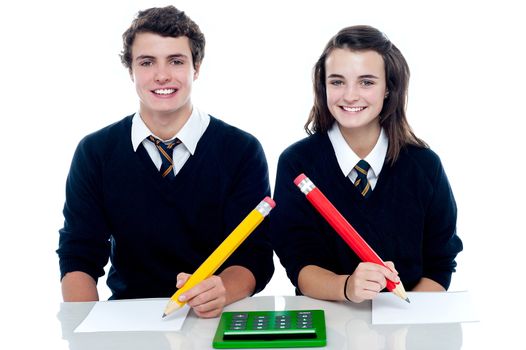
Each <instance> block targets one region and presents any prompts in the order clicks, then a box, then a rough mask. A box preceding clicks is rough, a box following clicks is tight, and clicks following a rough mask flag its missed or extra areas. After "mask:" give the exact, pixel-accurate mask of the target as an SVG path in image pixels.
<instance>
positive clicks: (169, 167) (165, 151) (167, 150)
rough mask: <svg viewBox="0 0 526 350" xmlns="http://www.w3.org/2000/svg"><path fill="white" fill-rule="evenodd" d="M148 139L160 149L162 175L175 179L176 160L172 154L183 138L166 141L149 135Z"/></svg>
mask: <svg viewBox="0 0 526 350" xmlns="http://www.w3.org/2000/svg"><path fill="white" fill-rule="evenodd" d="M148 140H150V141H151V142H153V143H154V144H155V146H156V147H157V150H158V151H159V154H160V155H161V162H162V164H161V169H160V172H161V175H162V177H167V178H168V179H169V180H173V179H175V173H174V161H173V159H172V156H173V150H174V148H175V146H177V145H178V144H180V143H181V140H179V139H178V138H176V139H175V140H174V141H173V142H170V143H165V142H162V141H161V140H159V139H158V138H156V137H154V136H152V135H150V136H148Z"/></svg>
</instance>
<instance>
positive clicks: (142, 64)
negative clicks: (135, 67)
mask: <svg viewBox="0 0 526 350" xmlns="http://www.w3.org/2000/svg"><path fill="white" fill-rule="evenodd" d="M139 65H140V66H141V67H149V66H151V65H152V62H151V61H142V62H139Z"/></svg>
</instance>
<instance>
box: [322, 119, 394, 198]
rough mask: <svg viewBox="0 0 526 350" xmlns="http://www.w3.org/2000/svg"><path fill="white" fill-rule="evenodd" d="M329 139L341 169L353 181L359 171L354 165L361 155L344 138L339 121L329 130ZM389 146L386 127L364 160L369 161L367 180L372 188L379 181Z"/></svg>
mask: <svg viewBox="0 0 526 350" xmlns="http://www.w3.org/2000/svg"><path fill="white" fill-rule="evenodd" d="M327 135H328V136H329V140H330V141H331V143H332V147H333V148H334V153H335V154H336V159H337V160H338V164H339V165H340V169H341V170H342V172H343V175H345V176H346V177H348V178H349V180H351V182H352V183H354V181H355V180H356V178H357V177H358V173H357V171H356V170H355V169H354V166H355V165H356V164H357V163H358V162H359V161H360V157H358V156H357V155H356V153H354V151H353V150H352V149H351V147H350V146H349V144H347V142H346V141H345V139H344V138H343V135H342V133H341V131H340V128H339V127H338V123H334V124H333V125H332V127H331V128H330V130H329V131H328V132H327ZM388 146H389V140H388V138H387V135H386V134H385V131H384V129H383V128H382V129H381V131H380V136H379V137H378V141H376V145H375V146H374V148H373V149H372V151H371V152H370V153H369V154H368V155H367V156H366V157H365V158H364V160H365V161H366V162H367V163H369V165H370V166H371V168H370V169H369V171H368V172H367V180H368V181H369V183H370V184H371V189H373V190H374V187H375V186H376V182H377V181H378V176H380V171H381V170H382V167H383V165H384V161H385V156H386V155H387V147H388Z"/></svg>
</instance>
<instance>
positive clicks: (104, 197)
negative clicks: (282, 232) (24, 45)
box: [57, 6, 274, 317]
mask: <svg viewBox="0 0 526 350" xmlns="http://www.w3.org/2000/svg"><path fill="white" fill-rule="evenodd" d="M204 47H205V38H204V36H203V34H202V33H201V31H200V29H199V27H198V26H197V25H196V24H195V23H194V22H193V21H192V20H191V19H190V18H189V17H188V16H186V14H185V13H184V12H182V11H180V10H178V9H176V8H175V7H173V6H167V7H164V8H150V9H147V10H145V11H141V12H139V13H138V16H137V17H136V18H135V19H134V20H133V22H132V24H131V26H130V28H128V29H127V30H126V32H125V33H124V34H123V52H122V55H121V59H122V62H123V64H124V66H125V67H126V68H128V70H129V73H130V76H131V79H132V81H133V82H134V83H135V88H136V90H137V95H138V96H139V111H138V112H137V113H135V114H133V115H130V116H128V117H125V118H124V119H122V120H120V121H118V122H116V123H114V124H112V125H109V126H107V127H105V128H103V129H101V130H99V131H97V132H95V133H93V134H90V135H88V136H86V137H85V138H84V139H83V140H82V141H81V142H80V143H79V145H78V147H77V150H76V151H75V155H74V157H73V161H72V164H71V169H70V171H69V175H68V179H67V183H66V203H65V206H64V218H65V221H64V227H63V228H62V229H61V230H60V240H59V248H58V250H57V253H58V255H59V258H60V270H61V279H62V294H63V298H64V300H65V301H93V300H98V292H97V279H98V278H99V277H100V276H102V275H103V274H104V266H105V265H106V263H107V262H108V258H109V259H110V260H111V268H110V271H109V274H108V278H107V284H108V286H109V287H110V289H111V291H112V296H111V299H128V298H150V297H169V296H171V295H172V294H173V293H174V292H175V290H176V287H177V288H179V287H181V286H182V285H183V284H184V283H185V281H186V280H187V279H188V277H189V276H190V275H189V274H188V273H192V272H193V271H195V270H196V269H197V267H198V266H199V265H200V264H201V263H202V262H203V261H204V260H205V259H206V258H207V257H208V255H209V254H210V253H211V252H212V251H213V250H214V249H215V248H216V247H217V246H218V245H219V244H220V243H221V242H222V241H223V240H224V238H225V237H226V236H227V235H228V234H229V233H230V232H231V231H232V230H233V229H234V228H235V227H236V226H237V225H238V224H239V223H240V222H241V221H242V220H243V218H244V217H245V216H246V215H247V214H248V213H249V212H250V211H251V210H252V209H254V207H255V206H256V205H257V204H258V203H259V202H260V201H261V200H262V199H263V198H264V197H265V196H268V195H269V194H270V186H269V182H268V168H267V163H266V159H265V155H264V153H263V150H262V148H261V145H260V143H259V142H258V141H257V140H256V139H255V138H254V137H253V136H252V135H250V134H248V133H246V132H244V131H241V130H239V129H237V128H235V127H232V126H230V125H228V124H226V123H224V122H222V121H220V120H218V119H216V118H214V117H212V116H210V115H208V114H206V113H204V112H202V111H200V110H199V109H197V108H196V107H195V106H193V104H192V102H191V92H192V85H193V83H194V81H195V80H196V79H197V77H198V75H199V69H200V66H201V62H202V60H203V56H204ZM266 230H267V225H266V224H265V222H263V223H262V225H260V227H259V228H258V229H257V230H256V231H255V232H253V233H252V234H251V236H250V237H249V238H248V239H247V240H246V241H245V242H244V243H243V244H242V245H241V246H240V247H239V248H238V249H237V250H236V252H235V253H234V254H233V255H232V256H231V257H230V258H229V259H228V260H227V261H226V262H225V263H224V264H223V265H222V267H221V268H220V269H219V270H218V272H217V273H218V274H217V275H215V276H212V277H210V278H208V279H206V280H205V281H203V282H201V283H200V284H198V285H197V286H195V287H194V288H192V289H190V290H189V291H187V292H186V293H184V294H182V295H181V297H180V300H181V301H186V302H187V303H188V304H189V305H190V306H191V307H192V308H193V309H194V311H195V312H196V314H197V315H199V316H201V317H215V316H218V315H219V314H220V313H221V311H222V309H223V307H224V306H225V305H228V304H229V303H232V302H234V301H236V300H239V299H242V298H244V297H247V296H249V295H252V294H254V293H257V292H259V291H261V290H262V289H263V288H264V287H265V285H266V284H267V283H268V281H269V280H270V278H271V277H272V273H273V271H274V266H273V263H272V249H271V247H270V244H269V243H268V241H267V238H266Z"/></svg>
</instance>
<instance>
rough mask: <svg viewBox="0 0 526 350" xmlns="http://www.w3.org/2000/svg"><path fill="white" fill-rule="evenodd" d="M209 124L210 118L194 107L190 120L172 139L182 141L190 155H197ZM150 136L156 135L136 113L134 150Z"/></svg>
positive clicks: (133, 137)
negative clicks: (199, 144)
mask: <svg viewBox="0 0 526 350" xmlns="http://www.w3.org/2000/svg"><path fill="white" fill-rule="evenodd" d="M209 123H210V116H209V115H208V114H206V113H203V112H201V111H200V110H199V109H197V108H196V107H193V109H192V114H191V115H190V118H188V120H187V121H186V123H185V124H184V125H183V127H182V128H181V130H179V132H178V133H177V135H174V137H173V138H172V139H174V138H175V137H177V138H178V139H179V140H181V143H182V144H183V145H184V146H185V147H186V148H187V149H188V151H189V152H190V154H192V155H193V154H194V153H195V149H196V148H197V143H198V142H199V139H200V138H201V136H202V135H203V134H204V132H205V130H206V128H207V127H208V124H209ZM150 135H154V134H153V133H152V132H151V131H150V129H148V126H147V125H146V124H145V123H144V121H143V120H142V118H141V115H140V113H139V112H137V113H135V114H134V116H133V119H132V130H131V141H132V145H133V150H134V151H137V148H139V145H140V144H141V143H142V142H143V141H144V139H146V138H147V137H148V136H150ZM154 136H155V135H154ZM156 137H157V136H156ZM170 140H171V139H170ZM163 141H169V140H163Z"/></svg>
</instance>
